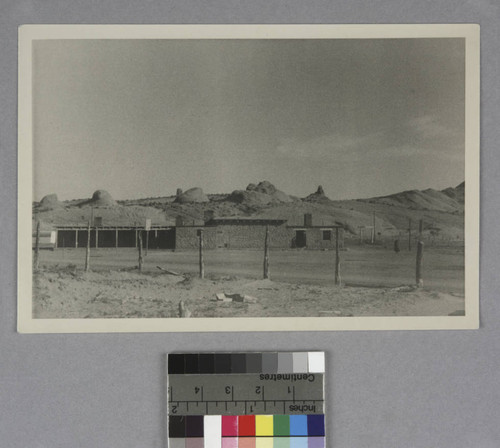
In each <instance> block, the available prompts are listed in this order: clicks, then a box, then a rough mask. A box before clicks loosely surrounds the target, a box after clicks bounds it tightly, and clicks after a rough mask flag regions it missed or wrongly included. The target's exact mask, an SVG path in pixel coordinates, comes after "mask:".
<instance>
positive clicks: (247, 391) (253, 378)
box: [167, 352, 325, 448]
mask: <svg viewBox="0 0 500 448" xmlns="http://www.w3.org/2000/svg"><path fill="white" fill-rule="evenodd" d="M324 372H325V357H324V353H323V352H284V353H283V352H264V353H179V354H177V353H174V354H170V355H169V356H168V377H167V381H168V409H169V416H168V437H169V439H168V440H169V447H170V448H324V447H325V416H324Z"/></svg>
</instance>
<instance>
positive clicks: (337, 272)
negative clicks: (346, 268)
mask: <svg viewBox="0 0 500 448" xmlns="http://www.w3.org/2000/svg"><path fill="white" fill-rule="evenodd" d="M335 284H336V285H340V253H339V228H338V227H336V228H335Z"/></svg>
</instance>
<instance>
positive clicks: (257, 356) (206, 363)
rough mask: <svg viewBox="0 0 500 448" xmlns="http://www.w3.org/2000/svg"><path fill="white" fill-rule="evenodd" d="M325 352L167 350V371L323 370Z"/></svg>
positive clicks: (305, 371) (316, 371) (282, 371)
mask: <svg viewBox="0 0 500 448" xmlns="http://www.w3.org/2000/svg"><path fill="white" fill-rule="evenodd" d="M324 372H325V354H324V352H264V353H170V354H169V355H168V373H169V374H215V373H219V374H228V373H231V374H233V373H324Z"/></svg>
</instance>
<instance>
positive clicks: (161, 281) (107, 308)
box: [33, 248, 464, 318]
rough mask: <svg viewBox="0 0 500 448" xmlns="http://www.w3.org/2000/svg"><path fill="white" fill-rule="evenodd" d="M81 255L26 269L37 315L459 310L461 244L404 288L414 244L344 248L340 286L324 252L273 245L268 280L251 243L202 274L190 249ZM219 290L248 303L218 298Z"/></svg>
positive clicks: (429, 258)
mask: <svg viewBox="0 0 500 448" xmlns="http://www.w3.org/2000/svg"><path fill="white" fill-rule="evenodd" d="M84 257H85V251H84V250H81V249H72V250H71V249H67V250H64V251H62V250H56V251H54V252H43V253H42V254H41V261H40V265H41V269H40V271H39V272H38V273H36V274H34V277H33V289H34V291H33V316H34V317H35V318H124V317H132V318H133V317H179V302H180V301H182V302H183V304H184V306H185V308H187V310H188V311H187V312H188V314H190V315H191V317H269V316H275V317H287V316H295V317H297V316H302V317H306V316H442V315H444V316H446V315H449V314H450V313H453V314H455V315H460V314H461V313H463V310H464V294H463V249H462V250H460V249H456V248H453V249H436V250H434V251H432V250H428V251H427V252H426V254H425V256H424V257H425V258H424V273H425V275H424V281H425V288H423V289H415V288H413V287H411V286H408V285H411V284H413V283H414V269H415V267H414V263H415V262H414V257H415V252H409V253H404V252H401V253H399V254H395V253H394V252H392V251H389V250H384V249H383V248H368V249H367V248H353V249H351V250H348V251H346V252H342V264H341V268H342V271H341V273H342V280H343V286H342V287H338V286H335V285H334V284H333V275H332V273H333V258H334V255H333V253H331V252H318V251H314V252H313V251H279V252H272V253H271V277H272V281H271V280H261V279H259V278H262V254H261V253H260V252H259V251H211V252H209V251H207V254H206V257H205V263H206V278H205V279H203V280H202V279H199V278H197V276H196V270H197V254H196V253H193V252H179V253H172V252H167V251H150V252H149V254H148V256H147V257H145V271H144V272H143V273H139V272H138V271H137V269H136V267H135V265H136V263H137V253H136V252H135V251H134V250H123V249H120V250H118V251H115V250H113V249H100V250H94V251H93V252H92V257H91V269H92V270H91V271H90V272H87V273H86V272H84V271H83V261H84ZM157 266H159V267H161V268H162V269H169V270H172V271H177V272H179V273H182V274H184V275H183V276H174V275H170V274H168V273H166V272H165V271H162V270H160V269H158V268H157ZM217 293H226V294H235V293H237V294H240V295H246V296H249V297H251V298H254V299H255V303H248V302H237V301H232V302H221V301H217V300H216V294H217Z"/></svg>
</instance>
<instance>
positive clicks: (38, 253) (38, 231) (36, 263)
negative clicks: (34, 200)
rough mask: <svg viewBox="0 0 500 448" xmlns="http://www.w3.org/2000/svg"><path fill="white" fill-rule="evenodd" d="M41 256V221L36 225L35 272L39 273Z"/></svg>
mask: <svg viewBox="0 0 500 448" xmlns="http://www.w3.org/2000/svg"><path fill="white" fill-rule="evenodd" d="M39 255H40V221H37V223H36V239H35V260H34V269H35V271H38V265H39V261H38V260H39Z"/></svg>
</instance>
